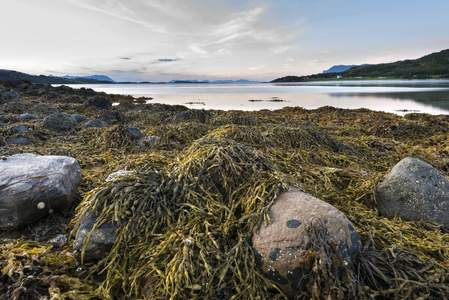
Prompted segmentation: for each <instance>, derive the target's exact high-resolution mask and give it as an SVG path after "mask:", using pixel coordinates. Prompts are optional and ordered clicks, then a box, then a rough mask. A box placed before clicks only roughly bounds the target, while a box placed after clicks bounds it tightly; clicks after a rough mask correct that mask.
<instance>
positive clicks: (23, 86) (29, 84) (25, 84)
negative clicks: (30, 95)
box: [17, 82, 33, 91]
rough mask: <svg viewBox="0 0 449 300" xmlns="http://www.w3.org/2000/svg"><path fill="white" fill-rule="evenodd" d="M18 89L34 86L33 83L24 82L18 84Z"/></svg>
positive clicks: (27, 88)
mask: <svg viewBox="0 0 449 300" xmlns="http://www.w3.org/2000/svg"><path fill="white" fill-rule="evenodd" d="M17 88H18V89H21V90H24V91H25V90H31V89H32V88H33V85H32V84H31V83H27V82H23V83H20V84H18V85H17Z"/></svg>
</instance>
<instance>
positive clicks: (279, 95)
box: [70, 80, 449, 114]
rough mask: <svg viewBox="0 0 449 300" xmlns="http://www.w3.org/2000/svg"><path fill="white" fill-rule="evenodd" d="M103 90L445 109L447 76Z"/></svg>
mask: <svg viewBox="0 0 449 300" xmlns="http://www.w3.org/2000/svg"><path fill="white" fill-rule="evenodd" d="M70 86H72V87H74V88H79V87H81V86H85V87H87V88H92V89H93V90H96V91H104V92H106V93H113V94H124V95H132V96H134V97H141V96H145V97H152V98H153V100H149V103H151V102H153V103H165V104H182V105H185V106H187V107H189V108H204V109H222V110H232V109H236V110H260V109H279V108H282V107H284V106H300V107H304V108H307V109H314V108H318V107H321V106H326V105H330V106H334V107H340V108H368V109H371V110H378V111H385V112H392V113H397V114H403V113H404V111H408V112H410V111H412V112H420V113H429V114H449V82H448V81H447V80H425V81H424V80H421V81H419V80H404V81H382V80H379V81H363V82H362V81H344V82H316V83H292V84H273V83H256V84H89V85H75V84H74V85H70Z"/></svg>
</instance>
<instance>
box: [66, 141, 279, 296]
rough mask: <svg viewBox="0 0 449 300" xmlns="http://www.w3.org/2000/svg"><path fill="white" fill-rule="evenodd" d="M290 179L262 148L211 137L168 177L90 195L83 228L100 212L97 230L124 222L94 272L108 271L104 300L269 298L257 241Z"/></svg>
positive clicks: (82, 209) (155, 175) (133, 180)
mask: <svg viewBox="0 0 449 300" xmlns="http://www.w3.org/2000/svg"><path fill="white" fill-rule="evenodd" d="M241 178H245V179H246V180H245V182H242V181H241ZM285 180H286V179H285V178H284V176H283V175H282V174H281V173H280V172H278V171H277V170H276V168H275V167H274V166H273V165H272V164H271V163H270V162H269V161H268V159H267V158H265V157H264V156H263V155H262V154H261V153H259V152H257V151H255V150H254V149H253V148H251V147H247V146H244V145H241V144H238V143H236V142H234V141H232V140H227V139H211V138H204V139H200V140H198V141H196V142H195V143H193V144H192V146H191V147H189V148H188V149H187V150H185V152H183V153H181V154H180V155H179V156H178V158H177V160H176V161H175V162H174V163H173V164H171V165H170V166H169V167H168V168H167V170H165V172H162V171H159V172H157V171H152V172H145V173H137V174H134V175H131V176H130V177H128V178H126V179H123V180H122V181H119V182H118V183H116V182H114V183H108V184H105V185H103V186H100V187H98V188H97V189H96V190H95V191H93V192H90V193H88V195H86V197H85V199H84V200H83V202H82V203H81V204H80V206H79V208H78V213H77V217H76V218H75V227H74V231H75V230H76V229H77V228H78V227H79V226H80V224H81V222H82V219H83V216H84V215H86V214H87V213H97V212H98V211H101V214H100V215H99V217H98V219H97V222H96V224H98V225H100V224H101V223H102V222H106V221H113V222H116V223H117V224H119V229H118V231H117V234H116V235H117V237H118V239H117V242H116V243H115V245H114V247H113V249H112V251H111V253H110V254H109V255H108V257H106V258H105V259H104V260H103V261H101V262H100V263H99V264H98V265H96V266H95V267H94V268H93V269H92V270H95V271H104V272H106V273H107V275H106V279H105V281H103V283H102V284H101V286H100V290H101V292H102V294H103V296H104V297H105V298H111V295H112V294H114V293H121V294H124V295H125V296H127V297H131V298H132V297H147V298H156V299H166V298H174V299H180V298H183V297H185V296H186V295H190V297H200V298H203V297H213V298H227V299H229V298H231V297H234V298H236V297H239V298H246V297H250V295H252V296H253V297H257V296H258V295H259V296H260V297H262V298H267V297H269V298H270V297H272V296H273V297H274V296H275V295H272V294H271V293H272V291H270V289H272V288H273V284H271V283H269V282H268V280H267V279H265V277H264V276H263V274H261V273H260V271H259V270H258V268H257V267H256V260H255V257H254V253H253V250H252V248H251V245H250V237H251V233H252V231H253V229H254V228H255V227H256V226H258V224H259V223H260V222H262V221H263V220H265V221H268V220H267V211H268V208H269V207H270V205H271V203H272V202H273V200H274V199H275V197H276V195H277V194H278V193H279V192H280V191H281V190H283V189H285V188H286V186H287V184H286V181H285ZM87 242H88V240H86V243H87ZM131 257H132V258H133V259H132V260H131V259H130V258H131ZM275 291H276V292H275V294H278V295H280V294H279V291H278V290H276V289H275Z"/></svg>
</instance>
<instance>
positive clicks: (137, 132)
mask: <svg viewBox="0 0 449 300" xmlns="http://www.w3.org/2000/svg"><path fill="white" fill-rule="evenodd" d="M128 130H129V132H131V134H132V136H133V137H134V138H137V139H140V138H141V137H143V134H142V132H140V130H139V129H137V128H136V127H128Z"/></svg>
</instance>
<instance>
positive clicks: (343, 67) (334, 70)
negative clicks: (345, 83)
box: [323, 64, 369, 73]
mask: <svg viewBox="0 0 449 300" xmlns="http://www.w3.org/2000/svg"><path fill="white" fill-rule="evenodd" d="M360 66H369V64H363V65H337V66H333V67H331V68H330V69H328V70H325V71H323V73H340V72H344V71H346V70H349V69H351V68H354V67H360Z"/></svg>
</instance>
